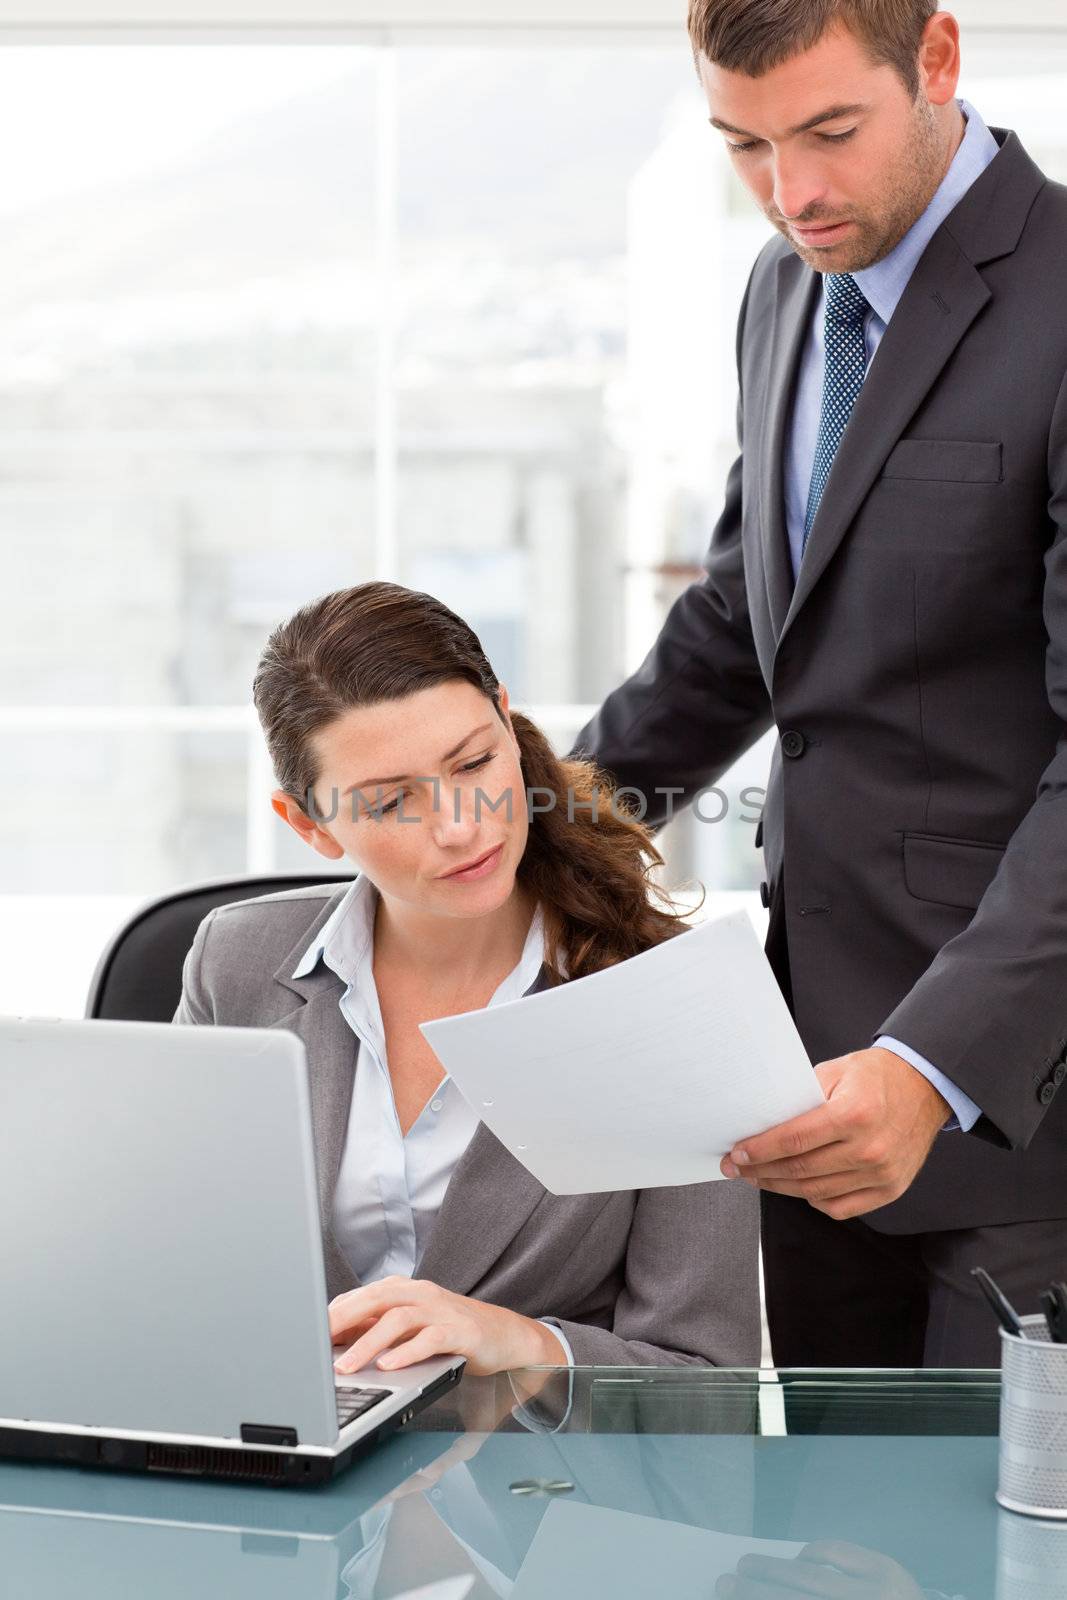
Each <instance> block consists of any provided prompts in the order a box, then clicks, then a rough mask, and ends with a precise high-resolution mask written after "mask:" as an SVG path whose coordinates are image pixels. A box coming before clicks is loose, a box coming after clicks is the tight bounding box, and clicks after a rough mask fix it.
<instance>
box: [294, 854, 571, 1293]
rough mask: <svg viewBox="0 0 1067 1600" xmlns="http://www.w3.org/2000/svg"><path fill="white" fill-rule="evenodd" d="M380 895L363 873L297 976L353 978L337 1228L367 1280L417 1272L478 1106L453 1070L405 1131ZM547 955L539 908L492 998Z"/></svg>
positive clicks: (508, 991)
mask: <svg viewBox="0 0 1067 1600" xmlns="http://www.w3.org/2000/svg"><path fill="white" fill-rule="evenodd" d="M377 900H378V891H377V889H375V887H374V885H373V883H372V882H371V881H370V879H369V878H367V877H365V876H364V875H363V874H362V873H361V874H360V875H359V877H357V878H356V880H355V882H354V883H353V884H352V887H351V888H350V889H349V890H348V892H347V893H346V894H345V897H344V899H343V900H342V901H341V903H340V905H339V906H338V907H337V910H336V911H335V912H334V913H333V915H332V916H331V917H330V919H329V920H328V921H327V922H326V923H325V924H324V925H323V927H322V928H321V929H320V931H319V933H318V934H317V936H316V938H315V941H314V943H313V944H312V945H310V946H309V947H308V949H307V950H306V951H305V952H304V955H303V957H302V958H301V961H300V964H299V966H298V967H297V969H296V971H295V972H294V973H293V976H294V977H303V976H304V975H305V974H307V973H308V972H310V971H311V970H312V968H313V967H314V966H315V963H316V962H317V961H318V959H319V957H320V956H321V957H322V959H323V960H324V961H325V963H326V965H327V966H328V967H329V968H330V970H331V972H334V973H336V975H337V976H338V977H339V978H340V979H341V981H342V982H343V983H344V984H345V985H346V988H345V992H344V994H343V995H342V996H341V1000H340V1006H341V1012H342V1014H343V1016H344V1018H345V1020H346V1021H347V1022H348V1024H349V1026H350V1027H351V1029H352V1031H353V1033H354V1034H355V1035H356V1037H357V1038H358V1040H359V1053H358V1056H357V1059H356V1072H355V1083H354V1085H353V1089H352V1106H351V1110H350V1111H349V1116H348V1129H347V1132H346V1135H345V1144H344V1150H343V1152H342V1156H341V1166H340V1170H339V1173H338V1178H337V1186H336V1188H335V1190H334V1198H333V1217H332V1225H333V1231H334V1234H335V1237H336V1239H337V1242H338V1245H339V1246H340V1248H341V1250H342V1252H343V1253H344V1255H345V1256H346V1257H347V1259H348V1261H349V1264H350V1265H351V1267H352V1271H353V1272H354V1273H355V1274H356V1277H357V1278H358V1279H359V1280H360V1281H361V1282H362V1283H373V1282H374V1281H375V1280H376V1279H378V1278H386V1277H389V1276H390V1275H391V1274H397V1275H399V1276H402V1277H413V1276H415V1274H416V1267H417V1264H418V1262H419V1260H420V1259H421V1257H422V1254H423V1251H424V1250H425V1248H426V1241H427V1239H428V1238H429V1235H430V1230H431V1228H432V1227H433V1224H434V1221H435V1219H436V1217H437V1213H438V1211H439V1210H440V1208H441V1202H442V1200H443V1199H444V1195H445V1190H446V1189H447V1188H448V1183H449V1179H450V1178H451V1176H452V1173H453V1170H454V1169H455V1166H456V1163H457V1161H458V1160H459V1158H460V1156H462V1154H463V1152H464V1151H465V1150H466V1148H467V1146H468V1144H469V1143H470V1141H471V1138H472V1137H473V1135H474V1131H475V1129H476V1128H477V1126H478V1117H477V1115H476V1113H475V1112H474V1111H473V1110H472V1109H471V1107H470V1106H469V1105H468V1104H467V1102H466V1100H464V1098H463V1096H462V1095H461V1094H460V1092H459V1090H458V1089H457V1088H456V1086H455V1084H454V1083H453V1082H452V1080H451V1078H449V1077H447V1076H446V1077H445V1078H444V1079H443V1080H442V1082H441V1083H440V1085H439V1086H438V1088H437V1090H436V1092H435V1094H434V1095H433V1098H432V1099H431V1100H430V1101H428V1103H427V1104H426V1105H425V1106H424V1107H423V1109H422V1111H421V1113H420V1114H419V1117H418V1119H417V1121H416V1122H415V1123H414V1124H413V1125H412V1127H411V1128H409V1130H408V1132H407V1135H406V1136H405V1135H403V1134H401V1131H400V1122H399V1120H398V1118H397V1113H396V1104H395V1102H394V1100H393V1088H392V1083H391V1081H390V1078H389V1071H388V1064H387V1061H386V1051H385V1035H384V1031H383V1027H382V1014H381V1007H380V1006H379V1003H378V990H377V987H376V985H375V982H374V970H373V966H372V960H373V953H374V912H375V907H376V905H377ZM543 953H544V919H543V916H542V913H541V908H540V906H538V908H537V910H536V911H535V912H534V916H533V920H532V921H531V924H530V931H529V933H528V935H527V937H526V943H525V945H524V947H523V952H522V956H521V957H520V959H519V962H518V965H517V966H515V967H514V968H513V969H512V971H511V972H510V973H509V974H508V976H507V977H506V978H505V979H504V981H503V982H502V983H501V984H500V986H499V988H497V989H496V991H495V992H494V994H493V996H492V999H491V1000H490V1001H489V1005H491V1006H494V1005H501V1004H502V1003H503V1002H504V1001H505V1000H516V999H518V998H519V996H520V995H523V994H525V993H526V991H527V990H528V989H529V988H530V986H531V985H532V984H533V983H534V982H535V980H536V978H537V975H538V973H539V972H540V970H541V962H542V959H543Z"/></svg>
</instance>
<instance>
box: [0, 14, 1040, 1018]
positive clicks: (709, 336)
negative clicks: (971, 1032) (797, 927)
mask: <svg viewBox="0 0 1067 1600" xmlns="http://www.w3.org/2000/svg"><path fill="white" fill-rule="evenodd" d="M651 38H652V42H645V43H620V42H619V41H618V40H617V39H615V38H614V37H612V36H610V35H607V34H605V36H604V38H603V39H602V40H598V39H596V38H591V37H590V35H589V34H588V32H586V33H584V34H582V35H580V36H578V37H577V39H576V42H570V41H569V40H568V39H567V38H566V36H564V35H560V36H558V37H555V38H553V39H552V40H550V41H541V42H536V43H529V42H524V41H523V40H522V39H521V38H520V39H517V40H514V41H512V42H509V43H507V44H504V43H501V42H499V41H498V40H493V39H489V38H487V39H486V40H485V42H484V43H477V42H471V38H470V36H469V35H468V36H466V37H465V38H464V41H463V42H462V43H457V44H454V45H453V44H449V43H447V42H438V43H435V44H433V45H428V44H422V45H418V46H414V45H413V46H408V47H405V46H395V45H391V46H380V45H375V46H372V45H363V44H360V43H353V42H347V43H346V42H341V41H337V40H333V41H331V42H318V43H316V42H310V41H309V42H295V43H294V42H290V43H283V42H277V41H274V42H271V43H263V44H255V45H239V46H238V45H234V44H233V43H232V42H230V43H225V44H210V43H205V42H196V43H185V44H181V45H178V44H162V45H157V46H149V45H130V44H117V45H106V44H96V45H86V44H74V43H72V44H59V45H56V44H52V45H49V46H43V47H31V46H7V47H5V48H0V138H2V140H3V146H4V149H5V150H6V151H7V152H8V160H7V161H6V162H5V177H4V183H3V185H2V186H0V253H2V259H3V262H4V268H3V273H2V276H0V419H2V420H0V547H2V550H3V558H4V567H3V570H4V576H5V580H6V581H5V585H4V588H3V590H2V592H0V616H2V629H0V659H2V662H3V671H2V675H0V737H2V741H3V750H4V754H5V761H4V778H5V781H4V785H3V798H2V801H0V815H2V827H0V940H2V941H3V947H4V953H5V960H4V963H3V965H2V966H0V1010H8V1011H10V1010H19V1009H22V1010H27V1011H32V1010H43V1011H60V1012H66V1013H77V1012H78V1011H79V1010H80V1008H81V1005H82V1001H83V997H84V991H85V985H86V982H87V980H88V976H89V973H90V971H91V969H92V965H93V962H94V960H95V956H96V953H97V951H98V949H99V947H100V946H101V944H102V943H103V942H104V940H105V938H106V936H107V934H108V932H109V931H110V929H111V928H112V927H113V925H114V924H115V923H116V922H117V921H119V920H120V919H121V917H122V916H123V915H124V913H125V912H126V910H127V909H129V908H131V907H132V906H133V905H134V904H136V903H137V902H138V901H139V900H141V899H143V898H144V897H146V896H148V895H151V894H155V893H160V892H163V891H165V890H167V889H169V888H171V887H173V886H175V885H177V884H180V883H184V882H189V881H192V880H196V879H201V878H204V877H209V876H213V875H216V874H223V873H240V872H243V871H245V870H254V871H271V870H275V869H277V870H297V869H298V870H304V869H306V868H309V867H314V866H315V865H317V864H319V862H318V858H312V857H311V856H310V854H309V853H308V852H306V851H305V850H303V848H302V847H301V846H300V845H299V844H298V842H297V841H296V839H295V837H293V836H292V835H291V834H289V833H288V832H287V830H285V829H284V828H283V827H282V825H281V824H280V823H278V822H277V820H276V819H275V818H274V817H273V815H272V813H271V812H270V810H269V806H268V803H267V795H268V793H269V789H270V786H271V775H270V772H269V769H268V767H267V764H266V761H265V756H264V752H263V749H262V744H261V741H260V738H259V734H258V730H257V728H256V726H255V722H254V718H253V716H252V714H251V710H250V705H249V691H250V684H251V678H252V673H253V670H254V665H255V661H256V658H257V656H258V653H259V650H260V648H261V646H262V644H263V641H264V639H265V637H266V634H267V633H268V631H269V629H270V628H271V626H272V625H273V624H274V623H276V622H278V621H280V620H281V619H282V618H283V617H284V616H286V615H288V614H289V612H290V611H292V610H293V609H295V607H296V606H297V605H298V604H300V603H301V602H302V601H304V600H307V599H309V598H311V597H313V596H314V595H316V594H319V593H322V592H323V591H325V590H327V589H330V588H334V587H338V586H341V585H343V584H348V583H353V582H358V581H361V580H363V579H366V578H370V577H375V576H378V577H390V578H396V579H398V580H399V581H401V582H405V583H409V584H412V585H414V586H417V587H421V588H427V589H430V590H432V591H434V592H435V593H437V594H439V595H441V597H442V598H443V599H445V600H446V601H448V602H449V603H450V604H453V605H454V606H455V607H456V608H457V609H458V610H460V611H461V612H462V613H463V614H464V615H465V616H466V617H467V618H468V619H469V620H470V621H471V623H472V624H473V626H474V627H475V628H476V629H477V630H478V632H479V633H480V635H481V637H482V639H483V641H484V643H485V644H486V647H487V649H488V651H489V654H490V656H491V658H492V660H493V661H494V664H495V665H496V667H497V670H498V672H499V674H500V676H501V677H502V678H503V679H504V681H505V682H507V684H508V686H509V689H510V690H511V693H512V696H513V698H515V699H517V700H518V701H519V702H520V703H523V704H524V705H526V706H527V707H529V708H531V709H532V710H533V711H534V714H535V715H537V716H539V717H540V718H541V720H542V721H543V722H544V723H545V725H546V727H547V729H548V731H549V732H550V733H551V735H552V737H553V738H554V739H555V741H556V743H557V745H558V746H559V747H560V748H566V746H567V744H568V743H569V742H570V740H571V738H572V737H573V735H574V733H575V732H576V731H577V728H578V727H579V726H580V725H581V722H582V721H583V720H584V719H585V716H586V715H587V714H588V712H589V711H590V710H591V709H592V707H593V706H594V705H595V704H596V703H597V702H598V701H599V700H600V698H601V697H602V696H603V695H604V693H605V692H606V691H607V690H609V689H610V688H611V687H612V686H613V685H614V684H615V683H617V682H618V681H619V680H620V679H621V678H622V676H624V674H625V672H626V671H628V670H629V669H630V668H632V667H633V666H634V665H635V664H636V662H637V661H638V660H640V658H641V656H642V655H643V654H644V652H645V650H646V649H647V647H648V645H649V643H650V642H651V640H652V638H653V637H654V635H655V631H656V629H657V627H658V625H659V622H660V620H661V619H662V616H663V614H664V611H665V609H666V607H667V605H668V604H669V603H670V601H671V599H672V598H673V597H674V595H675V594H676V593H677V592H678V591H679V589H680V588H681V586H682V585H683V584H684V583H685V582H687V581H689V579H690V578H691V577H692V576H693V575H694V574H695V572H696V570H697V568H698V563H699V560H700V557H701V555H702V553H703V550H704V547H705V545H706V541H707V535H708V530H709V527H710V525H711V522H712V521H713V519H714V516H715V515H716V514H717V510H718V505H719V501H720V498H721V492H722V482H723V478H724V474H725V470H726V467H727V465H728V463H729V460H730V458H731V454H732V451H733V448H734V440H733V417H734V399H735V377H734V371H733V333H734V320H735V316H736V311H737V306H738V304H739V301H740V297H741V293H742V291H743V287H744V282H745V278H746V276H747V273H748V269H749V266H750V264H751V261H752V259H753V257H754V256H755V254H756V252H757V250H758V249H759V247H760V245H761V243H762V242H763V240H764V239H765V238H766V237H767V231H768V230H767V226H766V224H765V223H764V221H763V219H762V218H761V217H760V215H759V214H758V212H757V211H756V210H755V209H754V207H753V206H752V205H751V203H750V202H749V200H748V198H747V196H745V195H744V194H743V192H742V191H741V190H740V187H739V185H738V183H737V181H736V178H735V177H734V176H733V174H732V173H731V171H730V169H729V166H728V164H727V159H726V157H725V156H724V154H723V153H722V151H721V149H720V148H719V146H718V142H717V139H716V136H715V135H714V134H712V133H711V131H710V129H709V128H708V126H707V121H706V108H705V106H704V105H703V102H702V100H701V97H700V92H699V88H698V85H697V83H696V80H695V77H694V75H693V72H692V66H691V62H690V60H689V56H688V50H687V47H686V43H685V39H684V34H683V33H682V31H681V30H679V32H678V36H677V37H674V36H673V35H672V36H669V37H668V36H664V38H663V39H662V41H659V40H658V39H657V38H656V37H655V36H651ZM1064 63H1065V58H1064V56H1063V54H1062V50H1061V49H1060V46H1059V45H1058V43H1056V42H1055V41H1053V40H1040V39H1039V40H1032V41H1031V42H1030V43H1029V44H1026V45H1025V46H1023V45H1020V46H1018V47H1016V48H1014V49H1013V51H1011V52H1001V53H999V54H998V53H996V52H993V51H992V50H991V49H990V48H989V47H988V46H987V45H985V44H983V45H982V47H981V48H980V49H979V50H978V51H977V52H976V54H975V58H974V70H973V72H972V73H971V76H970V77H969V78H968V79H967V81H966V82H965V85H964V92H965V93H966V94H968V96H969V97H970V98H971V99H972V100H973V101H974V102H975V104H977V105H978V106H979V108H980V109H981V110H982V112H983V114H984V115H985V116H986V118H987V120H989V121H992V122H996V123H1001V124H1004V123H1006V124H1007V125H1010V126H1014V127H1016V128H1017V129H1018V130H1019V132H1020V135H1021V136H1022V137H1023V139H1024V142H1026V143H1027V144H1028V146H1029V148H1030V149H1031V151H1032V153H1033V154H1034V155H1035V157H1036V158H1037V159H1038V160H1039V161H1040V162H1041V163H1042V164H1043V165H1044V166H1045V168H1046V170H1048V171H1050V172H1051V173H1053V174H1058V175H1060V176H1063V175H1064V174H1065V172H1067V156H1065V149H1067V133H1065V132H1064V131H1063V128H1062V118H1061V117H1060V115H1059V108H1060V107H1061V106H1062V103H1063V98H1064V91H1065V89H1067V67H1065V64H1064ZM765 766H766V746H761V747H760V748H759V749H758V750H757V751H755V752H753V753H752V754H750V756H749V757H747V758H746V760H745V762H744V763H743V764H742V766H741V767H740V768H739V769H738V771H737V772H736V773H735V774H732V775H731V776H730V777H729V778H728V779H726V780H724V782H723V788H724V789H725V791H726V793H727V796H728V798H729V800H730V802H731V805H730V809H729V811H728V814H727V816H726V818H725V820H724V821H723V822H722V823H720V824H719V825H717V826H710V825H703V826H696V825H693V824H689V823H683V824H681V825H679V824H675V825H673V827H672V830H670V835H671V844H670V848H671V868H672V873H673V875H674V877H675V879H676V880H677V879H678V878H684V877H686V876H688V875H695V876H696V877H699V878H701V879H703V880H704V881H705V882H706V883H707V884H708V886H709V887H710V888H712V889H714V890H738V891H740V890H749V891H750V890H751V889H752V887H753V886H754V884H755V883H756V882H757V881H758V877H757V873H758V858H757V856H756V852H755V851H754V850H753V849H752V834H753V829H752V825H751V820H750V817H751V810H750V809H748V808H743V807H741V806H740V805H739V804H738V795H739V793H740V790H741V788H743V787H745V785H747V784H749V783H751V784H756V785H758V784H760V783H761V782H762V781H763V777H764V772H765ZM708 809H709V813H710V814H714V811H715V808H714V807H710V808H708Z"/></svg>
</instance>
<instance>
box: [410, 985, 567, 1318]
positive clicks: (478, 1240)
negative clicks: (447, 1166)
mask: <svg viewBox="0 0 1067 1600" xmlns="http://www.w3.org/2000/svg"><path fill="white" fill-rule="evenodd" d="M550 987H551V980H550V978H549V976H548V972H547V969H546V968H545V967H544V966H542V968H541V970H540V972H539V973H538V974H537V977H536V978H535V980H534V982H533V983H532V984H531V985H530V987H529V988H528V989H527V990H526V994H528V995H529V994H540V992H541V991H542V990H543V989H548V988H550ZM524 998H525V997H524ZM547 1193H548V1191H547V1189H545V1187H544V1185H543V1184H540V1183H538V1181H537V1179H536V1178H535V1177H534V1176H533V1175H532V1173H529V1172H527V1170H526V1168H525V1167H524V1166H522V1165H521V1164H520V1163H519V1162H518V1161H516V1159H515V1157H514V1156H513V1155H512V1154H511V1152H510V1151H509V1150H507V1149H506V1148H505V1147H504V1145H502V1144H501V1143H500V1140H499V1139H498V1138H497V1137H496V1135H495V1134H493V1133H490V1131H489V1129H488V1128H487V1127H486V1126H485V1123H484V1122H480V1123H479V1124H478V1127H477V1129H476V1130H475V1134H474V1137H473V1138H472V1140H471V1142H470V1144H469V1145H468V1146H467V1148H466V1150H465V1151H464V1152H463V1155H462V1156H461V1157H460V1159H459V1161H458V1162H457V1163H456V1167H455V1171H454V1172H453V1173H452V1177H451V1179H450V1181H449V1185H448V1188H447V1189H446V1190H445V1198H444V1201H443V1202H442V1205H441V1209H440V1211H439V1212H438V1214H437V1220H436V1221H435V1223H434V1225H433V1229H432V1230H431V1233H430V1237H429V1239H428V1240H427V1241H426V1249H425V1250H424V1252H423V1255H422V1260H421V1261H420V1262H419V1263H418V1265H417V1267H416V1271H417V1273H418V1275H419V1277H420V1278H432V1279H433V1281H434V1282H435V1283H439V1284H440V1285H441V1286H442V1288H445V1289H451V1290H452V1291H453V1293H454V1294H470V1292H471V1290H472V1289H473V1288H474V1287H475V1286H476V1285H477V1284H478V1283H480V1282H481V1280H482V1279H483V1278H484V1277H485V1276H486V1274H487V1273H488V1272H489V1270H490V1269H491V1268H492V1266H493V1265H494V1264H495V1263H496V1262H497V1261H498V1260H499V1259H500V1257H501V1256H502V1255H503V1253H504V1251H505V1249H506V1248H507V1246H508V1245H509V1244H510V1243H511V1241H512V1239H514V1237H515V1235H516V1234H517V1233H518V1231H519V1229H520V1228H521V1227H522V1225H523V1223H524V1222H525V1221H526V1219H527V1217H528V1216H529V1215H530V1213H531V1212H532V1211H533V1209H534V1207H535V1206H537V1205H538V1204H539V1203H540V1201H541V1200H543V1199H544V1197H545V1195H546V1194H547Z"/></svg>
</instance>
